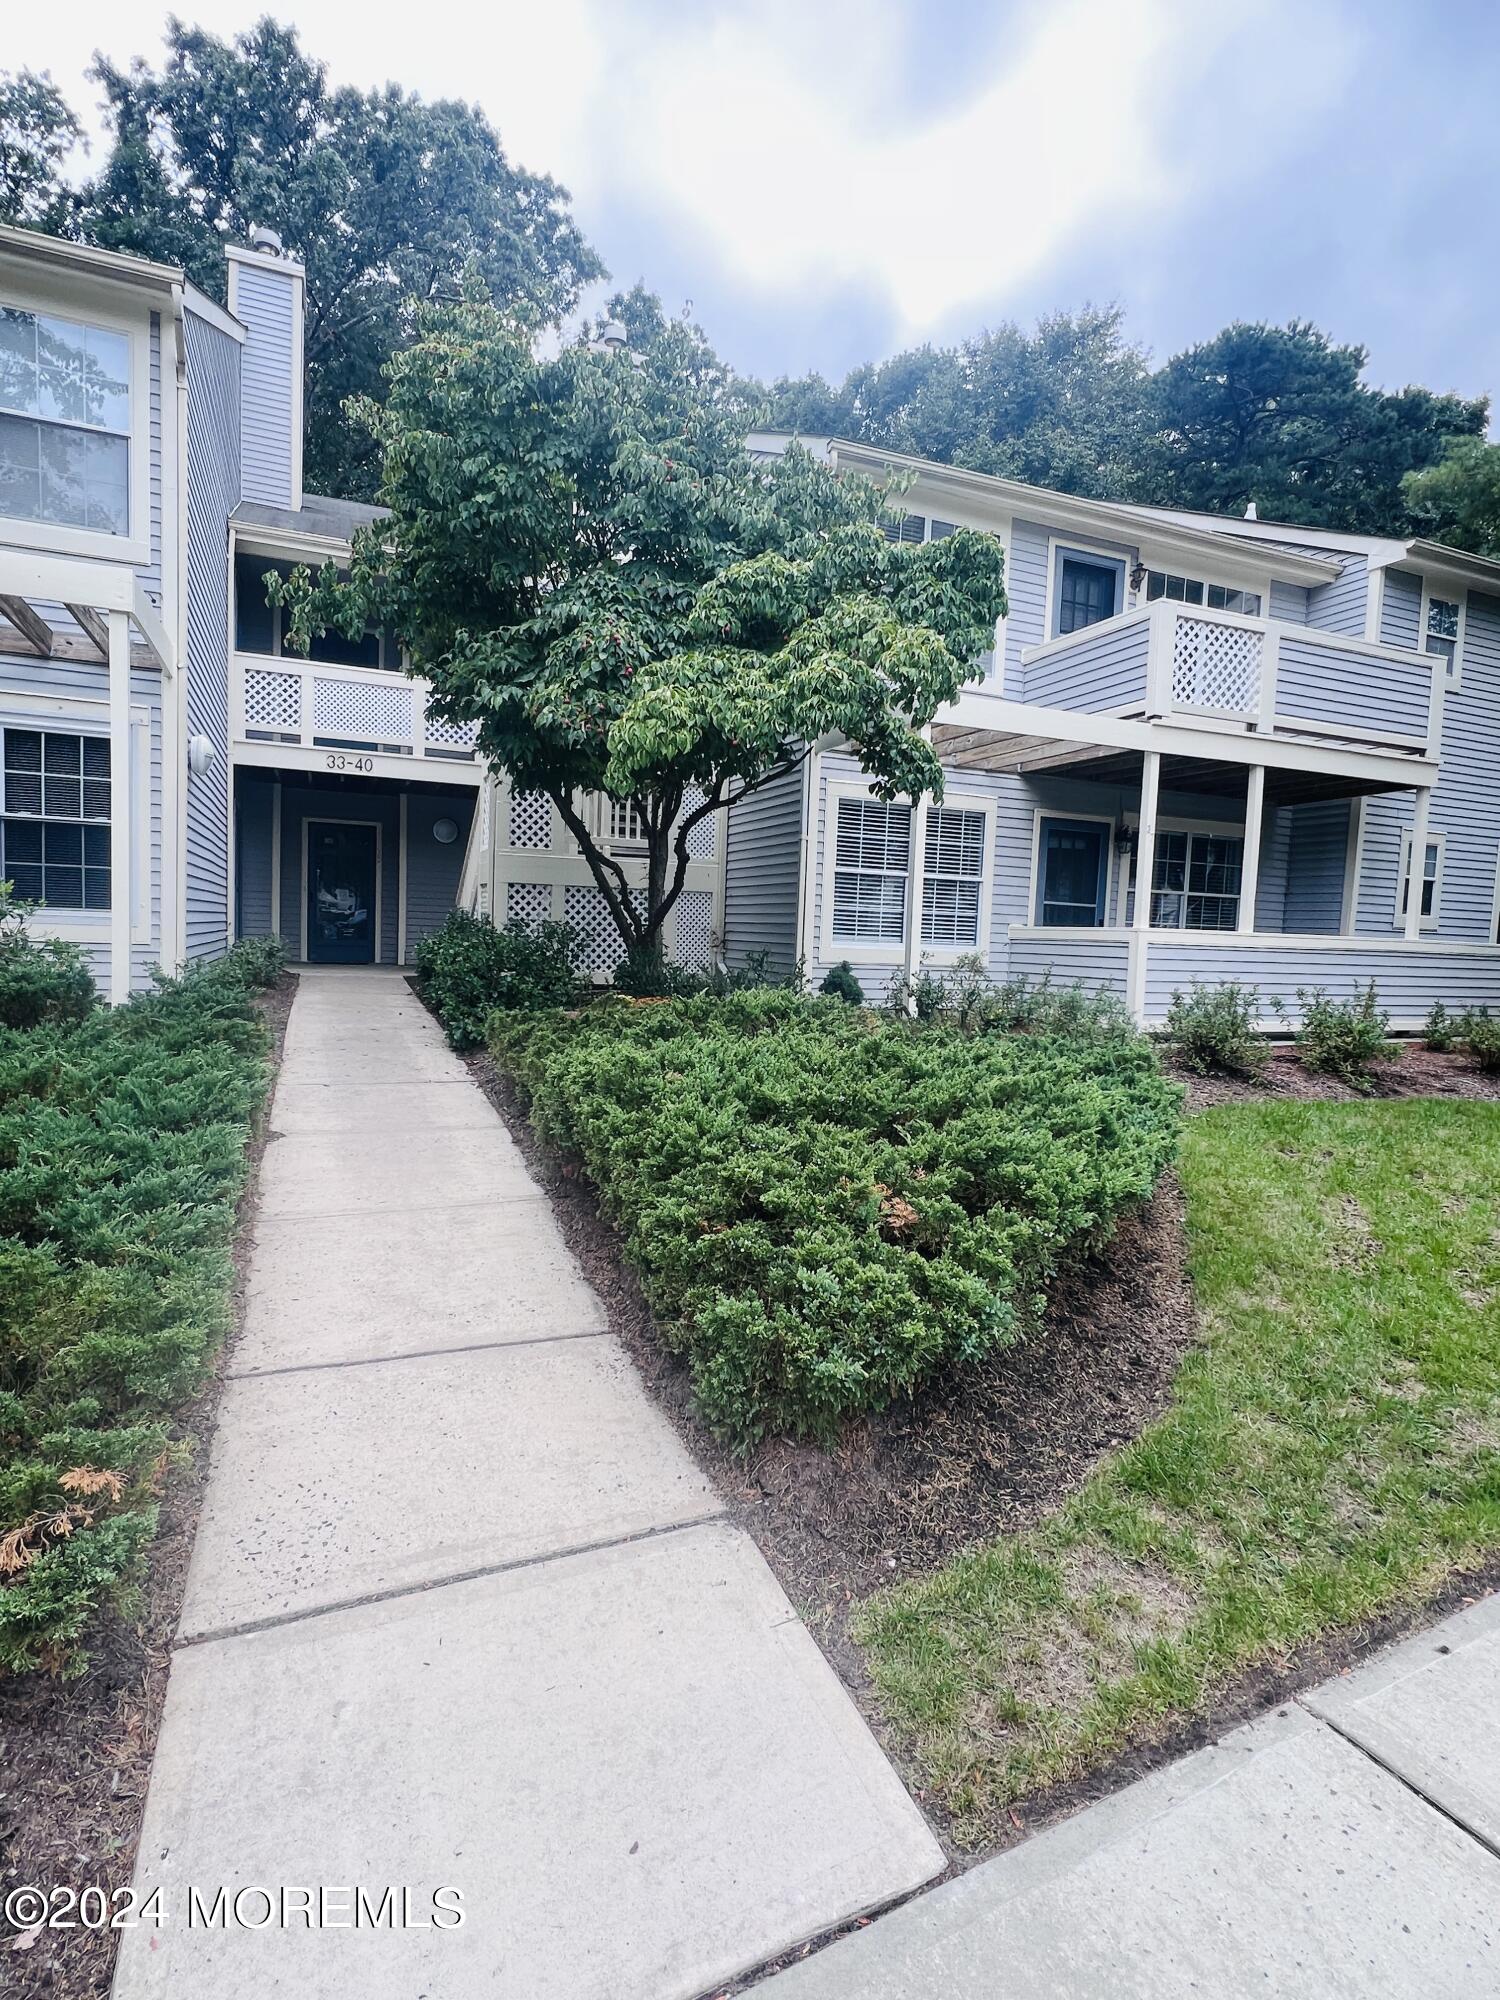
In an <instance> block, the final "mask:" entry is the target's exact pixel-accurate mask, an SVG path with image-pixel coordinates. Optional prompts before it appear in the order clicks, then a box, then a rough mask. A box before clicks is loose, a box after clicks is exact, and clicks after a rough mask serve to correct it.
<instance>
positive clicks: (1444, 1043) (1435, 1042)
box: [1422, 1000, 1463, 1055]
mask: <svg viewBox="0 0 1500 2000" xmlns="http://www.w3.org/2000/svg"><path fill="white" fill-rule="evenodd" d="M1462 1025H1463V1023H1462V1019H1461V1018H1460V1019H1458V1020H1455V1019H1454V1017H1453V1015H1451V1014H1450V1013H1449V1012H1448V1009H1447V1008H1446V1007H1445V1006H1444V1005H1443V1003H1442V1001H1441V1000H1434V1001H1433V1003H1432V1008H1431V1011H1430V1012H1429V1014H1428V1016H1427V1025H1426V1027H1425V1028H1424V1029H1423V1030H1422V1046H1423V1047H1424V1048H1428V1049H1431V1050H1432V1052H1433V1054H1434V1055H1445V1054H1446V1053H1447V1051H1448V1050H1449V1049H1451V1048H1452V1046H1453V1044H1454V1041H1455V1040H1456V1038H1457V1036H1458V1035H1459V1033H1460V1031H1461V1028H1462Z"/></svg>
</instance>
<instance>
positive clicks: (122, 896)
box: [105, 611, 135, 1007]
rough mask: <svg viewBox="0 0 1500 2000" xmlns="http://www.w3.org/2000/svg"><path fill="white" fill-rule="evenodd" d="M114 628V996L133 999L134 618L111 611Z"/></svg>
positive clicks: (111, 692)
mask: <svg viewBox="0 0 1500 2000" xmlns="http://www.w3.org/2000/svg"><path fill="white" fill-rule="evenodd" d="M105 616H106V618H107V620H108V624H109V776H110V788H109V789H110V805H109V997H110V1002H111V1004H112V1005H113V1006H116V1007H118V1006H119V1005H120V1003H121V1001H123V1000H128V999H129V998H130V930H131V916H132V908H131V906H132V904H133V903H134V901H135V893H134V892H135V882H134V871H133V868H132V865H131V864H132V857H131V831H132V827H133V823H134V819H135V798H134V785H133V783H132V779H133V776H134V773H133V772H132V770H131V768H130V766H131V757H130V618H129V614H128V613H126V612H124V611H109V612H106V613H105Z"/></svg>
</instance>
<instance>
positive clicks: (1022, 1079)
mask: <svg viewBox="0 0 1500 2000" xmlns="http://www.w3.org/2000/svg"><path fill="white" fill-rule="evenodd" d="M490 1045H491V1049H492V1051H493V1053H494V1055H495V1057H496V1059H497V1060H498V1061H499V1063H500V1064H501V1065H502V1066H503V1067H506V1068H508V1069H510V1070H511V1071H512V1072H513V1073H514V1074H515V1075H516V1076H517V1078H518V1080H519V1081H520V1083H521V1085H522V1087H523V1089H524V1090H525V1091H526V1093H527V1094H528V1096H529V1098H530V1100H531V1107H532V1117H533V1121H534V1123H535V1124H536V1125H537V1127H538V1129H539V1130H540V1131H541V1132H542V1133H543V1134H544V1135H546V1136H547V1137H549V1138H551V1139H553V1140H554V1141H556V1142H558V1143H559V1144H561V1145H563V1146H565V1147H568V1148H570V1149H572V1150H574V1151H576V1152H577V1153H578V1154H579V1155H580V1156H581V1157H582V1160H583V1163H584V1165H585V1167H586V1170H587V1171H588V1173H589V1175H590V1176H591V1178H592V1179H593V1181H594V1183H595V1184H596V1186H597V1187H598V1188H599V1190H600V1192H601V1195H602V1197H603V1201H604V1203H605V1206H606V1208H607V1210H608V1212H609V1213H610V1215H611V1216H612V1217H613V1218H614V1219H615V1220H616V1222H617V1223H618V1225H619V1227H620V1228H621V1230H622V1231H623V1234H624V1240H625V1248H626V1254H627V1256H628V1258H629V1259H630V1261H631V1263H632V1264H633V1266H634V1267H635V1269H636V1270H637V1272H638V1273H639V1275H640V1277H641V1279H642V1281H643V1283H644V1286H645V1289H646V1292H647V1295H648V1297H649V1298H650V1301H651V1304H652V1307H653V1309H654V1310H655V1312H656V1313H657V1314H658V1316H659V1317H660V1318H661V1320H662V1321H663V1323H664V1326H665V1328H666V1331H667V1334H668V1337H669V1338H670V1339H671V1340H673V1341H674V1342H675V1343H676V1344H678V1345H680V1346H681V1347H682V1348H683V1349H684V1350H685V1351H686V1354H687V1356H688V1359H689V1362H690V1365H691V1369H692V1376H693V1381H694V1385H695V1388H696V1393H697V1397H698V1401H699V1404H700V1406H701V1408H702V1410H703V1412H704V1414H705V1416H706V1418H707V1420H708V1421H709V1422H710V1423H711V1424H712V1425H713V1426H714V1427H715V1428H716V1429H717V1430H718V1431H719V1432H720V1433H721V1434H722V1435H723V1436H725V1437H726V1438H728V1439H729V1440H730V1441H731V1442H732V1443H734V1444H735V1445H737V1446H739V1447H745V1446H747V1445H749V1444H751V1443H752V1442H754V1441H755V1440H756V1439H757V1438H759V1437H761V1436H763V1435H765V1434H766V1433H789V1434H793V1435H808V1436H813V1437H817V1438H821V1439H828V1438H830V1437H831V1436H832V1435H833V1434H834V1433H835V1432H836V1430H837V1429H838V1426H839V1425H840V1423H841V1422H842V1421H843V1420H844V1419H845V1418H847V1417H849V1416H852V1415H854V1414H856V1413H858V1412H861V1411H866V1410H872V1409H878V1408H880V1407H881V1406H883V1405H885V1404H887V1403H889V1402H890V1401H891V1400H892V1399H893V1398H894V1397H897V1396H900V1395H903V1394H907V1393H909V1392H911V1391H912V1390H914V1389H916V1388H917V1387H918V1386H919V1385H920V1384H921V1383H922V1382H924V1381H926V1380H927V1379H929V1378H930V1377H932V1376H933V1375H934V1374H935V1373H936V1372H937V1371H939V1370H941V1369H945V1368H948V1367H950V1366H952V1365H954V1364H962V1363H965V1362H972V1361H975V1360H977V1359H979V1358H980V1357H981V1356H983V1355H986V1354H989V1353H992V1352H994V1351H995V1350H996V1349H998V1348H1002V1347H1004V1346H1006V1345H1008V1344H1009V1343H1011V1342H1013V1341H1015V1340H1017V1339H1018V1338H1019V1337H1020V1336H1021V1335H1022V1333H1023V1332H1024V1331H1025V1329H1026V1327H1027V1325H1028V1324H1029V1322H1030V1321H1031V1320H1032V1318H1033V1316H1034V1314H1035V1312H1036V1310H1037V1307H1038V1305H1039V1303H1040V1300H1041V1298H1042V1295H1043V1291H1044V1287H1045V1285H1046V1283H1047V1280H1048V1278H1049V1277H1050V1275H1051V1274H1052V1273H1053V1271H1054V1270H1055V1269H1056V1268H1057V1265H1058V1263H1059V1261H1060V1260H1061V1259H1062V1258H1064V1257H1065V1256H1066V1255H1068V1254H1069V1253H1070V1252H1073V1251H1075V1250H1078V1249H1080V1248H1081V1247H1082V1246H1084V1245H1086V1244H1089V1243H1092V1242H1097V1241H1099V1240H1100V1239H1102V1238H1103V1237H1104V1236H1106V1235H1107V1234H1108V1232H1109V1230H1110V1228H1111V1227H1112V1225H1113V1222H1114V1220H1115V1218H1116V1217H1117V1216H1118V1214H1119V1212H1120V1210H1121V1209H1122V1208H1123V1207H1124V1206H1125V1205H1126V1204H1127V1203H1129V1202H1132V1201H1137V1200H1140V1199H1142V1198H1143V1197H1145V1196H1146V1195H1148V1194H1149V1193H1150V1192H1151V1189H1152V1187H1153V1186H1154V1184H1155V1182H1156V1180H1157V1178H1158V1176H1159V1175H1160V1173H1161V1171H1162V1169H1163V1167H1164V1166H1165V1165H1166V1163H1167V1161H1168V1159H1169V1158H1170V1156H1171V1153H1172V1149H1173V1145H1174V1142H1175V1136H1176V1129H1177V1106H1178V1101H1179V1098H1180V1092H1179V1091H1178V1090H1177V1089H1176V1088H1175V1086H1173V1085H1171V1084H1170V1083H1168V1082H1167V1081H1166V1080H1165V1079H1164V1078H1163V1076H1162V1074H1161V1071H1160V1068H1159V1066H1158V1063H1157V1059H1156V1056H1155V1054H1154V1052H1153V1051H1152V1049H1151V1048H1150V1047H1149V1046H1148V1045H1147V1044H1146V1043H1145V1042H1144V1040H1142V1039H1141V1038H1139V1037H1135V1036H1128V1035H1127V1036H1122V1035H1113V1036H1101V1037H1080V1038H1076V1039H1069V1038H1063V1037H1041V1036H1028V1035H1006V1034H1001V1035H980V1036H968V1035H964V1034H962V1033H960V1032H958V1031H957V1030H954V1029H950V1028H943V1027H932V1026H922V1025H919V1024H916V1023H907V1022H902V1021H892V1020H889V1019H880V1018H877V1017H876V1016H874V1015H872V1014H870V1013H868V1012H865V1011H863V1010H856V1009H854V1008H851V1007H849V1006H847V1005H845V1004H844V1003H843V1002H841V1001H839V1000H823V999H817V1000H804V999H801V998H798V997H796V996H794V995H791V994H788V993H783V992H751V993H745V994H740V995H736V996H733V997H731V998H728V999H711V998H700V999H693V1000H686V1001H673V1002H668V1003H664V1004H657V1005H631V1004H630V1003H628V1002H622V1001H605V1002H601V1003H599V1004H596V1005H595V1006H592V1007H589V1008H586V1009H584V1010H583V1011H582V1012H581V1013H578V1014H576V1015H560V1014H555V1013H554V1014H545V1015H531V1016H525V1017H517V1016H514V1015H497V1016H495V1018H494V1019H493V1020H492V1022H491V1024H490Z"/></svg>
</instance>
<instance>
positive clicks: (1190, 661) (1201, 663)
mask: <svg viewBox="0 0 1500 2000" xmlns="http://www.w3.org/2000/svg"><path fill="white" fill-rule="evenodd" d="M1261 644H1262V634H1261V633H1260V632H1258V631H1257V630H1256V629H1255V627H1254V626H1243V625H1220V624H1217V623H1215V622H1214V621H1213V620H1212V619H1208V618H1187V617H1183V616H1180V615H1179V617H1178V619H1177V629H1176V631H1175V632H1174V634H1173V637H1172V699H1173V701H1174V702H1175V703H1176V704H1177V706H1178V707H1179V708H1222V709H1228V710H1229V711H1230V712H1231V713H1232V714H1234V715H1254V714H1255V713H1256V712H1257V710H1258V709H1259V707H1260V654H1261Z"/></svg>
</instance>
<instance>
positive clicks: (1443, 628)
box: [1422, 597, 1459, 684]
mask: <svg viewBox="0 0 1500 2000" xmlns="http://www.w3.org/2000/svg"><path fill="white" fill-rule="evenodd" d="M1458 640H1459V606H1458V605H1457V604H1456V603H1455V602H1454V600H1453V599H1452V598H1450V597H1429V598H1428V599H1427V611H1426V615H1425V617H1424V618H1423V620H1422V650H1423V652H1425V653H1434V654H1436V655H1437V657H1438V658H1439V659H1442V660H1446V661H1447V663H1448V672H1447V678H1448V680H1449V681H1451V682H1454V683H1455V684H1456V683H1457V680H1458Z"/></svg>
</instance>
